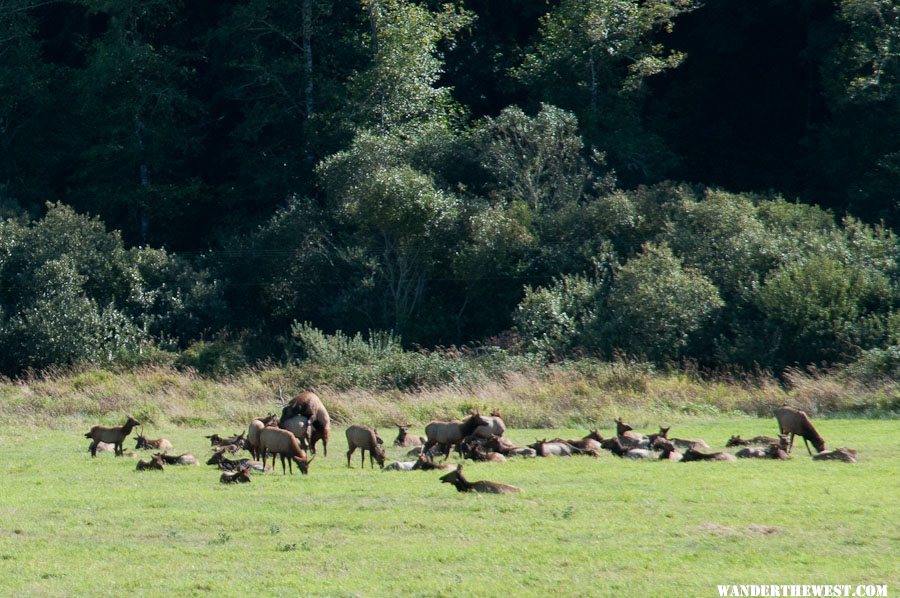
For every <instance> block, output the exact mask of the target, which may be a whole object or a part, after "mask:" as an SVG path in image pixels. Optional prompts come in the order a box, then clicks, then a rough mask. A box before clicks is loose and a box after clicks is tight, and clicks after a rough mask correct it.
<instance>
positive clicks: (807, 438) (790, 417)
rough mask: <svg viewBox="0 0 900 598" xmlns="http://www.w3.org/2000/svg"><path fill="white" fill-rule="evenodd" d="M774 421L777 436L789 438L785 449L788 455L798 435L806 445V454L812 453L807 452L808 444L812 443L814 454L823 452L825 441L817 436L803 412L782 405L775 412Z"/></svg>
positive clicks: (810, 452)
mask: <svg viewBox="0 0 900 598" xmlns="http://www.w3.org/2000/svg"><path fill="white" fill-rule="evenodd" d="M775 419H776V420H777V421H778V428H779V434H790V436H791V440H790V443H789V444H788V448H787V452H788V453H790V452H791V448H793V446H794V435H795V434H798V435H800V436H801V437H802V438H803V443H804V444H805V445H806V452H808V453H809V454H810V455H812V451H811V450H809V443H810V442H812V443H813V446H814V447H815V448H816V452H818V453H821V452H822V451H824V450H825V440H824V439H823V438H822V437H821V436H819V433H818V432H816V429H815V428H814V427H813V425H812V422H811V421H809V416H807V415H806V413H804V412H803V411H800V410H799V409H794V408H793V407H788V406H787V405H782V406H781V407H779V408H778V409H776V410H775Z"/></svg>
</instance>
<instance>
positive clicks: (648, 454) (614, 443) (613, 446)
mask: <svg viewBox="0 0 900 598" xmlns="http://www.w3.org/2000/svg"><path fill="white" fill-rule="evenodd" d="M601 446H603V448H605V449H607V450H609V451H612V454H614V455H615V456H617V457H625V458H628V459H656V458H657V455H656V453H654V452H653V451H651V450H650V449H646V448H632V447H630V446H628V445H626V444H624V443H623V442H622V437H621V436H616V437H615V438H609V439H607V440H604V441H603V442H602V443H601Z"/></svg>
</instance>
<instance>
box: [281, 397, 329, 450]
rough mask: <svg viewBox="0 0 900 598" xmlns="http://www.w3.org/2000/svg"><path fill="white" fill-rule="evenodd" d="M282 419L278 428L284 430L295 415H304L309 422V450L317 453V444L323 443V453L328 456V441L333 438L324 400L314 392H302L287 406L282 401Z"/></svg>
mask: <svg viewBox="0 0 900 598" xmlns="http://www.w3.org/2000/svg"><path fill="white" fill-rule="evenodd" d="M281 403H282V409H281V418H280V419H279V420H278V426H279V427H281V428H284V424H285V422H286V421H287V420H288V419H290V418H292V417H294V416H295V415H302V416H303V417H305V418H306V419H307V420H308V421H309V426H310V428H311V432H310V435H309V449H310V451H312V453H313V454H315V452H316V443H317V442H318V441H319V440H321V441H322V451H323V452H324V453H325V456H326V457H327V456H328V439H329V438H330V437H331V417H330V416H329V415H328V410H327V409H325V405H323V404H322V400H321V399H319V397H318V396H317V395H316V394H315V393H313V392H302V393H300V394H299V395H297V396H296V397H294V398H293V399H291V401H290V402H289V403H287V404H285V403H284V399H282V400H281Z"/></svg>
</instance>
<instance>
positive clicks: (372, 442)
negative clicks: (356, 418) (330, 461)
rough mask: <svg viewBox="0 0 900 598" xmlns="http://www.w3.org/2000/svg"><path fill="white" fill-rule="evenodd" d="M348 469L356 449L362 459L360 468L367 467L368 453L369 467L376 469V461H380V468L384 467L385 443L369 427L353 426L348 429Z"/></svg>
mask: <svg viewBox="0 0 900 598" xmlns="http://www.w3.org/2000/svg"><path fill="white" fill-rule="evenodd" d="M346 434H347V447H348V450H347V467H350V457H351V456H352V455H353V452H354V451H355V450H356V449H359V454H360V457H361V459H362V461H361V463H360V467H365V466H366V451H369V466H370V467H371V468H372V469H375V464H374V461H378V465H379V467H384V450H383V449H382V448H381V445H382V444H383V442H382V441H381V438H379V437H378V433H377V432H376V431H375V430H373V429H372V428H370V427H369V426H360V425H352V426H350V427H348V428H347V432H346Z"/></svg>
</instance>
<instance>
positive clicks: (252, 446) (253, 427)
mask: <svg viewBox="0 0 900 598" xmlns="http://www.w3.org/2000/svg"><path fill="white" fill-rule="evenodd" d="M277 424H278V418H277V417H275V414H274V413H273V414H269V415H267V416H266V417H257V418H256V419H254V420H251V421H250V425H248V426H247V440H246V443H245V444H246V446H247V450H249V451H250V454H251V455H252V456H253V458H254V459H259V433H260V432H261V431H262V429H263V428H265V427H266V426H274V425H277Z"/></svg>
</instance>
